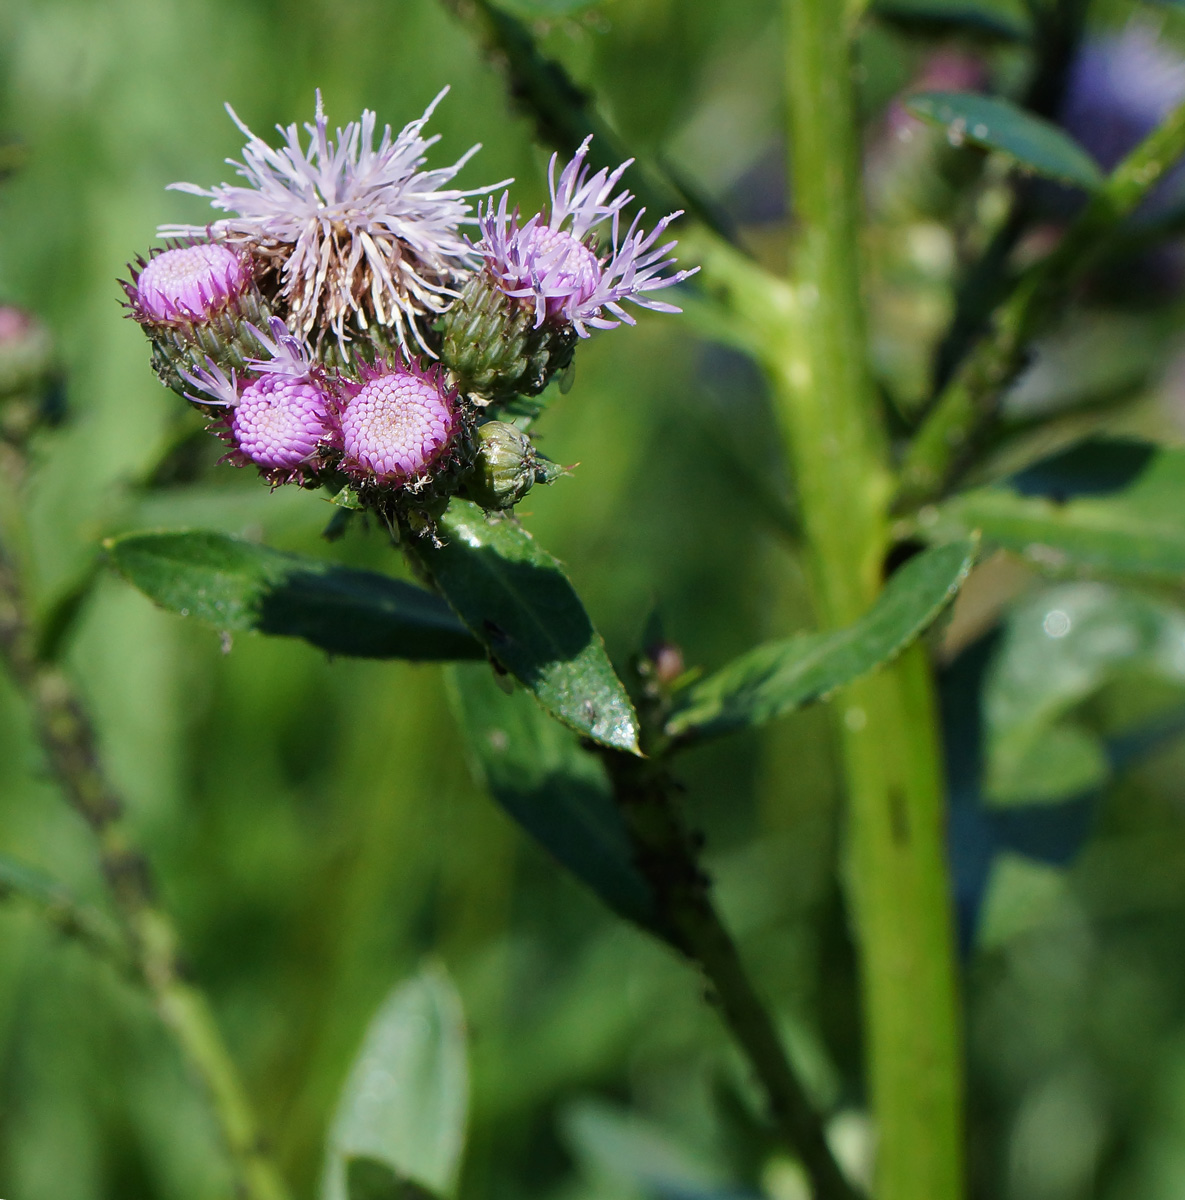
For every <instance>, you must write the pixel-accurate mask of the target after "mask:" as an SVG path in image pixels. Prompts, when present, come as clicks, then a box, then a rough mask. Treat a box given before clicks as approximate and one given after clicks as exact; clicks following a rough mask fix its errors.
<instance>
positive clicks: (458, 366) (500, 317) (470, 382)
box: [440, 271, 576, 403]
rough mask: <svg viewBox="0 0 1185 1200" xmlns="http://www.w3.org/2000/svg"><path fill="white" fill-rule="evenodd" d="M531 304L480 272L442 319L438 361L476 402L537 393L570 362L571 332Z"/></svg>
mask: <svg viewBox="0 0 1185 1200" xmlns="http://www.w3.org/2000/svg"><path fill="white" fill-rule="evenodd" d="M536 319H537V314H536V309H535V305H534V304H533V303H531V302H530V301H529V300H524V299H522V298H519V297H515V296H508V295H506V294H505V292H503V291H502V290H501V289H499V288H498V287H497V286H496V284H495V283H494V281H493V279H492V278H491V276H490V275H489V273H488V272H486V271H481V272H479V273H478V274H476V275H474V277H473V278H472V279H471V280H470V281H469V283H468V284H466V286H465V290H464V291H463V292H462V293H461V298H460V299H459V300H458V301H457V303H456V304H454V305H453V307H452V308H451V309H449V311H448V312H447V313H445V315H444V317H443V318H442V324H441V331H442V334H443V343H442V346H441V351H440V357H441V361H442V362H444V363H445V365H446V366H447V367H448V368H449V370H451V371H452V373H453V374H454V375H455V376H456V378H457V382H458V384H459V386H460V389H461V391H462V392H465V393H467V394H468V395H470V396H472V397H473V398H474V399H475V400H477V401H478V402H480V403H498V402H501V401H505V400H509V399H511V398H512V397H514V396H537V395H538V394H539V393H540V392H541V391H543V389H544V388H545V387H547V385H548V383H549V382H550V381H551V379H552V377H553V376H554V375H555V374H556V373H557V372H560V371H563V370H564V369H565V368H566V367H567V366H568V365H569V364H570V363H571V361H572V355H573V353H574V351H575V349H576V330H575V329H574V328H573V327H572V326H571V325H570V324H563V323H560V324H557V323H555V322H551V321H544V322H543V323H542V324H540V325H538V327H536Z"/></svg>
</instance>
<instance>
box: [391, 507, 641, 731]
mask: <svg viewBox="0 0 1185 1200" xmlns="http://www.w3.org/2000/svg"><path fill="white" fill-rule="evenodd" d="M439 528H440V534H441V537H442V540H443V544H441V545H439V546H435V547H434V546H432V545H431V544H430V543H428V542H427V541H426V540H424V539H421V540H419V541H416V542H412V543H410V544H409V550H410V551H411V552H412V553H414V554H415V555H417V557H418V558H419V560H420V562H421V563H422V564H423V566H424V568H425V569H426V570H427V572H428V573H429V575H431V576H432V578H433V579H435V581H436V583H437V586H438V587H439V588H440V590H441V592H442V593H443V594H444V596H445V597H446V598H447V599H448V602H449V603H450V604H451V605H452V606H453V608H454V609H455V610H456V612H457V615H458V616H459V617H460V618H461V620H462V621H464V622H465V624H466V625H467V626H468V627H469V629H470V630H471V631H472V632H473V634H474V635H475V636H476V637H477V638H478V639H479V640H480V641H481V642H482V643H483V644H484V645H485V646H486V648H487V649H488V651H489V653H490V655H491V657H493V658H494V659H495V660H496V661H497V662H498V663H500V664H501V665H502V666H503V667H504V668H505V669H506V670H507V671H509V672H510V674H511V675H513V676H514V677H515V678H516V679H518V680H519V681H520V682H521V683H522V684H524V686H526V687H527V688H529V689H530V691H531V692H533V693H534V695H535V698H536V699H537V700H538V701H539V703H540V704H542V705H543V707H544V708H545V709H547V711H548V712H550V713H551V714H552V715H553V716H554V717H556V718H557V719H558V720H560V721H562V722H563V723H564V724H565V725H567V726H568V727H569V728H571V729H574V730H575V731H576V732H577V733H579V734H581V735H582V736H584V737H588V738H592V739H593V741H596V742H601V743H602V744H603V745H606V746H612V747H614V748H615V749H618V750H629V751H632V752H635V753H636V752H637V749H638V718H637V714H636V713H635V712H634V707H633V705H632V704H631V703H630V698H629V696H628V695H627V694H626V690H625V687H624V686H623V685H622V683H621V680H620V679H618V678H617V675H616V674H615V673H614V671H613V665H612V664H611V663H610V661H609V656H608V655H607V654H606V653H605V643H604V642H603V641H602V640H601V636H600V634H598V633H597V631H596V630H595V629H594V628H593V626H592V622H591V621H590V620H589V619H588V614H587V613H586V612H585V611H584V606H583V605H582V604H581V603H580V597H579V596H577V595H576V592H575V591H574V590H573V588H572V585H571V583H569V582H568V578H567V576H566V575H565V574H564V572H563V571H562V570H561V568H560V564H559V563H558V562H557V561H556V560H555V559H554V558H552V556H551V555H550V554H548V553H547V551H546V550H543V549H542V548H541V547H540V546H539V545H538V544H537V543H536V541H535V539H534V538H533V537H532V536H531V535H530V534H529V533H528V532H527V531H526V530H525V529H524V528H523V527H522V526H521V525H520V524H519V523H518V522H517V521H515V520H513V519H511V518H506V517H503V518H500V519H493V520H491V519H487V518H486V516H485V514H484V513H483V512H482V510H481V509H480V508H478V507H477V505H476V504H470V503H468V502H467V501H463V500H456V499H454V500H453V502H452V503H451V504H450V505H449V509H448V512H446V513H445V515H444V516H443V517H442V518H441V520H440V523H439Z"/></svg>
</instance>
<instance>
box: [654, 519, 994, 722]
mask: <svg viewBox="0 0 1185 1200" xmlns="http://www.w3.org/2000/svg"><path fill="white" fill-rule="evenodd" d="M977 546H978V539H977V538H967V539H964V540H960V541H957V542H954V543H952V544H951V545H947V546H938V547H935V548H933V549H931V550H926V551H924V552H922V553H921V554H918V555H917V556H916V557H914V558H912V559H910V561H909V562H907V563H906V564H905V565H904V566H903V567H902V568H901V569H900V570H899V571H898V572H897V573H896V574H895V575H893V576H892V578H891V579H890V580H889V582H888V583H887V584H886V585H885V589H884V591H883V592H881V594H880V596H879V598H878V599H877V601H876V603H875V604H873V606H872V608H871V609H869V611H868V612H867V613H866V614H865V615H864V616H863V617H861V619H860V620H859V621H857V622H856V623H855V624H854V625H849V626H848V627H847V628H846V629H837V630H835V631H834V632H832V633H802V634H798V635H797V636H795V637H791V638H786V639H785V640H783V641H777V642H767V643H766V644H765V645H763V646H758V647H757V648H756V649H754V650H750V651H749V652H748V653H747V654H742V655H741V656H740V658H737V659H734V660H733V661H732V662H731V663H729V665H728V666H726V667H723V668H722V669H721V670H719V671H717V672H716V673H715V674H713V675H709V676H708V677H707V678H706V679H702V680H700V681H699V682H697V683H694V684H692V685H691V686H690V687H688V688H687V689H686V691H685V692H684V693H683V694H682V696H680V697H677V698H676V702H675V710H674V712H673V713H672V715H671V717H670V719H669V720H668V722H667V733H668V734H670V735H671V736H672V737H675V738H679V739H686V740H692V739H694V740H700V739H703V738H708V737H716V736H719V735H720V734H723V733H731V732H733V731H735V730H738V729H747V728H751V727H753V726H756V725H762V724H764V723H765V722H766V721H771V720H773V719H774V718H775V717H780V716H785V715H786V714H787V713H790V712H793V711H794V710H795V709H797V708H801V707H802V706H803V705H805V704H809V703H810V702H811V701H812V700H818V699H820V698H821V697H823V696H826V695H827V694H828V693H830V692H833V691H835V689H836V688H839V687H842V686H844V685H845V684H848V683H852V682H853V681H854V680H856V679H859V678H860V676H861V675H866V674H867V673H868V672H869V671H872V670H874V669H875V668H876V667H878V666H880V665H881V664H882V663H885V662H888V661H889V660H890V659H892V658H895V657H896V656H897V655H898V654H900V653H901V651H902V650H904V649H905V647H906V646H908V645H909V644H910V643H911V642H912V641H914V639H915V638H917V637H918V636H919V635H920V634H921V633H922V632H923V631H924V630H925V629H926V627H927V626H929V625H930V624H931V622H933V621H934V620H935V618H936V617H937V616H938V614H939V613H940V612H942V610H943V609H944V608H945V607H946V605H947V604H948V603H949V602H950V601H951V600H952V599H953V598H954V595H955V593H956V592H957V591H958V590H959V588H960V587H961V586H962V584H963V580H964V579H966V577H967V575H968V573H969V572H970V570H971V567H972V565H973V563H974V562H975V554H976V549H977Z"/></svg>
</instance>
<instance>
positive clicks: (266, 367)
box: [123, 89, 694, 530]
mask: <svg viewBox="0 0 1185 1200" xmlns="http://www.w3.org/2000/svg"><path fill="white" fill-rule="evenodd" d="M445 91H447V89H445ZM444 95H445V92H441V93H440V95H438V96H437V97H436V99H435V100H433V101H432V103H431V104H430V105H429V106H428V108H427V110H426V111H425V112H424V114H423V116H421V117H420V118H418V119H417V120H415V121H412V122H411V123H410V124H409V125H407V126H406V127H405V128H404V129H403V130H402V131H401V132H399V133H398V134H393V133H392V131H391V128H390V126H386V127H384V129H383V131H382V134H381V136H378V133H377V123H376V122H377V119H376V117H375V114H374V113H372V112H369V111H367V112H364V113H363V114H362V117H361V120H359V121H356V122H350V123H349V124H348V125H347V126H346V127H345V128H344V129H341V128H338V129H337V130H336V131H335V132H334V134H333V135H331V134H330V132H329V124H328V120H327V118H326V117H325V113H324V109H323V106H322V102H321V95H320V93H319V92H318V94H317V106H316V115H315V119H314V122H313V123H312V124H306V125H305V127H304V128H305V132H306V133H307V135H308V141H307V144H306V143H305V142H304V141H303V140H302V137H301V131H300V130H299V129H298V127H297V126H296V125H291V126H289V127H288V128H286V129H285V128H282V127H278V128H279V133H280V135H281V139H282V142H281V145H280V146H279V147H278V148H277V147H273V146H270V145H269V144H268V143H267V142H265V141H264V140H263V139H262V138H259V137H257V136H256V135H255V134H253V133H252V132H251V131H250V130H249V129H248V128H247V127H246V125H244V124H243V122H242V121H240V120H239V118H238V117H237V116H236V115H235V113H234V111H233V110H231V109H230V108H229V106H228V111H229V112H230V115H231V117H232V119H233V120H234V121H235V123H236V124H237V125H238V126H239V128H240V130H242V132H243V134H244V135H245V136H246V138H247V144H246V146H245V148H244V150H243V156H242V161H241V162H235V161H234V160H229V161H230V162H231V165H232V166H234V167H235V168H236V170H237V173H238V175H239V176H240V177H241V179H242V180H243V182H242V183H239V184H234V185H232V184H227V183H223V184H219V185H217V186H215V187H212V188H201V187H198V186H196V185H194V184H189V183H177V184H173V185H171V186H172V187H173V188H175V189H177V190H179V191H184V192H189V193H192V194H195V195H199V196H203V197H205V198H207V199H209V201H210V202H211V204H212V206H213V207H214V208H215V209H217V210H219V211H221V212H224V213H227V214H229V215H228V216H226V217H224V218H220V219H218V220H215V221H213V222H212V223H211V224H209V225H204V226H197V225H171V226H164V227H162V228H161V229H160V230H159V233H160V235H161V236H162V237H164V238H165V239H167V241H166V245H165V247H164V248H161V249H157V250H154V251H153V252H151V253H150V254H149V255H148V257H147V258H140V259H137V261H136V262H135V263H134V264H133V265H132V266H131V267H130V268H129V270H130V277H129V279H128V280H126V281H124V282H123V288H124V291H125V293H126V296H127V308H128V311H129V315H131V316H132V317H133V318H134V319H135V320H136V321H137V322H138V323H139V324H140V326H141V327H142V328H143V329H144V331H145V333H146V334H147V335H148V337H149V339H150V341H151V343H152V346H153V366H154V368H155V369H156V371H157V373H158V375H159V376H160V378H161V379H162V381H163V382H164V383H165V384H167V385H168V386H169V387H171V388H173V390H174V391H176V392H178V393H179V394H181V395H183V396H184V397H185V398H186V399H188V400H189V401H190V402H191V403H192V404H193V405H194V406H196V407H197V408H198V409H199V410H201V411H202V412H204V413H205V414H206V415H207V417H208V418H209V420H210V422H211V426H212V428H213V429H214V430H215V432H217V433H218V434H219V436H220V437H222V438H223V439H224V441H225V442H226V443H227V445H228V447H229V450H228V454H227V456H226V457H227V459H228V460H229V461H231V462H234V463H236V464H239V465H248V464H250V465H253V466H255V467H256V468H257V469H258V470H259V472H260V473H261V474H262V475H263V477H264V478H265V479H267V480H268V481H269V482H270V483H272V484H273V486H275V485H279V484H284V483H297V484H300V485H303V486H327V487H330V488H332V489H333V490H334V491H335V493H340V492H341V491H342V489H343V488H346V489H348V490H349V491H350V492H352V493H353V495H354V498H355V499H354V501H352V502H351V503H352V504H354V505H356V504H358V503H360V504H361V505H362V506H364V507H370V508H374V509H376V510H379V511H382V512H383V513H384V515H385V516H386V517H387V518H388V520H391V519H392V518H395V517H397V518H399V520H400V524H401V526H407V527H409V528H413V529H417V530H422V529H431V527H432V521H433V518H434V516H435V515H438V514H439V513H440V512H441V511H442V510H443V506H444V505H445V504H446V503H447V501H448V498H449V497H450V496H451V495H453V494H456V493H458V492H459V493H461V494H463V495H465V496H467V497H469V498H471V499H474V500H476V501H477V502H478V503H480V504H482V505H483V507H486V508H487V509H503V508H508V507H511V506H512V505H513V504H515V503H516V502H517V501H518V500H519V499H521V498H522V496H523V495H525V494H526V491H527V490H528V489H529V488H530V486H531V485H532V484H533V483H535V482H549V481H550V480H551V479H552V478H554V477H555V475H556V474H557V473H558V471H557V469H556V468H555V467H554V465H552V464H549V463H548V462H547V460H545V459H543V458H542V456H540V455H538V454H537V452H536V451H535V450H534V447H533V446H532V444H531V441H530V438H529V436H528V435H527V434H526V433H524V432H523V431H522V430H520V429H517V428H515V427H514V426H511V425H509V424H507V423H506V422H503V421H499V420H498V419H497V418H498V417H499V416H500V415H504V414H503V413H502V411H501V410H502V409H503V408H504V407H505V406H506V405H507V404H508V403H510V402H512V401H513V400H514V399H515V398H516V397H518V396H534V395H537V394H538V393H539V392H541V391H542V390H543V389H544V388H545V387H546V386H547V384H548V382H549V381H550V380H551V379H552V378H553V377H554V376H555V375H556V373H557V372H559V371H564V370H565V369H566V368H568V367H569V365H570V364H571V361H572V356H573V353H574V350H575V346H576V344H577V342H578V341H579V340H580V339H582V338H587V337H588V336H589V334H590V332H591V331H592V330H596V329H612V328H614V327H616V326H617V325H620V324H622V323H627V324H633V323H634V317H633V316H632V315H631V314H630V312H629V311H628V310H627V309H626V308H624V307H623V304H624V303H626V302H629V303H631V304H633V305H636V306H638V307H641V308H647V309H653V310H656V311H659V312H678V311H679V309H678V308H676V307H675V306H674V305H672V304H669V303H667V302H665V301H662V300H659V299H658V298H657V297H656V295H655V293H657V292H659V291H661V290H663V289H666V288H669V287H671V286H672V285H674V284H677V283H680V282H682V281H683V280H684V279H686V278H688V276H690V275H692V274H693V273H694V271H692V270H680V271H673V270H671V268H672V267H673V265H674V259H673V258H672V257H671V253H670V252H671V250H672V249H673V248H674V245H675V243H674V242H673V241H664V240H663V238H664V234H665V233H666V230H667V227H668V226H669V225H670V223H671V222H672V221H673V220H674V219H675V218H676V217H678V216H679V215H680V214H679V213H672V214H670V215H669V216H666V217H663V218H662V219H661V220H660V221H658V223H657V224H656V225H655V226H654V227H653V229H652V230H650V231H649V232H647V231H646V230H645V229H644V228H643V226H642V224H641V222H642V217H643V212H644V210H643V211H640V212H638V214H637V215H636V216H635V217H634V218H633V220H632V221H631V222H630V223H629V225H628V226H625V225H624V216H623V214H624V212H625V210H626V208H627V207H628V206H629V204H630V203H631V201H632V200H633V197H632V196H631V194H630V193H629V192H628V191H626V190H624V189H622V188H621V187H620V182H621V178H622V175H623V174H624V173H625V171H626V169H627V168H628V167H629V165H630V163H629V162H626V163H623V164H622V165H621V166H620V167H618V168H617V169H616V170H614V171H608V170H599V171H597V172H595V173H593V172H591V171H590V168H589V167H588V165H587V163H586V159H587V158H588V155H589V150H590V141H589V140H586V141H585V142H584V143H583V145H581V147H580V148H579V150H578V151H577V152H576V155H575V156H574V157H573V158H572V160H571V161H570V162H569V163H567V165H565V166H564V167H563V169H562V170H560V171H559V173H558V176H557V165H558V157H557V156H553V157H552V160H551V164H550V167H549V171H548V181H549V188H550V204H549V205H548V207H547V208H546V209H545V210H544V211H542V212H539V213H536V214H534V215H533V216H531V217H529V218H527V219H526V220H521V219H520V216H519V212H518V210H517V209H512V208H511V207H510V197H509V193H508V192H507V191H505V190H503V191H502V194H501V196H500V198H499V199H498V200H497V202H496V203H495V201H494V199H493V198H492V197H491V198H489V199H488V200H487V202H486V203H485V205H484V206H483V205H482V203H481V202H480V200H478V201H477V207H476V215H474V211H475V210H474V204H473V200H474V198H476V197H482V196H490V194H491V193H493V192H495V191H497V190H498V189H504V188H505V187H506V185H507V184H508V183H510V182H511V181H509V180H503V181H502V182H501V183H497V184H494V185H492V186H490V187H483V188H477V189H470V190H462V189H460V188H457V187H454V186H453V181H454V180H455V178H456V176H457V175H458V173H459V172H460V170H461V169H462V167H463V166H464V165H465V164H466V163H467V162H468V161H469V159H470V158H471V157H472V155H473V154H474V153H476V151H477V150H478V149H479V147H478V146H474V147H473V148H472V149H470V150H469V151H468V152H467V153H465V154H464V155H462V156H461V157H460V158H459V159H458V160H457V161H456V162H454V163H453V164H452V165H450V166H446V167H438V168H429V167H427V152H428V150H429V149H430V148H431V147H432V146H433V145H434V144H435V142H436V141H437V140H438V139H437V138H436V137H426V136H425V134H424V130H425V126H426V124H427V122H428V120H429V118H430V117H431V115H432V113H433V111H434V110H435V108H436V106H437V105H438V104H439V102H440V100H441V99H442V98H443V96H444ZM631 161H632V160H631ZM463 226H471V227H476V229H475V233H476V236H475V237H471V236H468V235H467V234H466V233H463V232H462V227H463Z"/></svg>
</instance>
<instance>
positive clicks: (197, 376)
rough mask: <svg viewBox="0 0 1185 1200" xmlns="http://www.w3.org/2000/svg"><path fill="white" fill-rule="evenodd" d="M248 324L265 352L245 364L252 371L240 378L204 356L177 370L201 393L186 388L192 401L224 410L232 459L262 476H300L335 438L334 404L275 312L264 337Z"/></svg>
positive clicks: (313, 366)
mask: <svg viewBox="0 0 1185 1200" xmlns="http://www.w3.org/2000/svg"><path fill="white" fill-rule="evenodd" d="M249 328H250V329H251V332H252V334H253V335H254V336H255V338H256V340H257V341H258V342H259V344H260V345H261V346H262V347H263V349H264V350H265V351H266V352H267V357H266V358H257V359H251V360H250V361H249V362H248V364H247V365H248V366H249V367H250V368H251V370H252V372H257V373H258V374H257V375H255V377H254V378H251V379H249V380H247V381H246V382H245V383H244V382H243V381H242V380H239V379H238V378H237V377H236V375H235V373H234V372H233V371H232V372H231V374H230V376H229V377H228V376H227V375H226V373H225V372H224V371H223V370H222V369H221V368H220V367H219V366H218V365H217V364H216V363H215V362H214V361H213V360H212V359H207V360H206V367H205V369H199V370H197V371H195V372H194V373H192V374H191V373H190V372H188V371H184V370H183V371H182V375H183V376H184V378H185V380H186V382H188V383H189V384H191V385H192V386H193V387H194V388H196V389H197V390H198V391H199V392H200V393H202V394H201V395H196V396H194V395H189V394H188V393H186V394H187V395H189V399H190V400H193V401H194V402H195V403H197V404H202V405H215V406H218V407H222V408H225V409H226V410H227V411H226V416H225V420H226V428H227V437H228V439H229V441H230V443H231V445H232V447H233V450H232V452H231V455H230V457H231V458H232V459H233V460H234V461H235V462H238V463H239V464H240V465H245V464H246V463H248V462H251V463H254V464H255V465H256V466H257V467H259V468H260V470H261V471H262V472H263V474H264V475H265V476H266V477H267V478H269V479H271V480H273V481H274V482H277V483H279V482H287V481H289V480H292V479H296V478H299V477H302V476H303V475H304V473H305V469H306V468H307V467H308V466H309V465H310V464H312V463H313V462H314V461H315V460H316V459H317V458H318V457H319V455H320V454H321V452H322V450H324V449H325V448H326V447H327V446H330V445H335V444H336V443H337V442H338V440H339V432H338V427H337V421H336V415H335V405H334V402H333V399H332V397H331V395H330V394H329V391H328V389H327V387H326V386H325V381H324V378H323V375H322V373H321V371H320V368H319V367H318V366H317V365H316V364H315V363H314V362H313V359H312V356H311V354H310V352H309V349H308V347H307V346H306V345H305V344H304V342H302V341H301V340H300V339H299V338H297V337H294V336H293V335H292V334H291V333H290V332H289V331H288V328H287V327H286V326H285V324H284V322H283V321H281V320H280V319H279V317H273V318H272V319H271V336H270V337H269V336H268V335H267V334H264V333H262V332H261V331H260V330H258V329H256V328H255V327H254V326H250V327H249Z"/></svg>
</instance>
